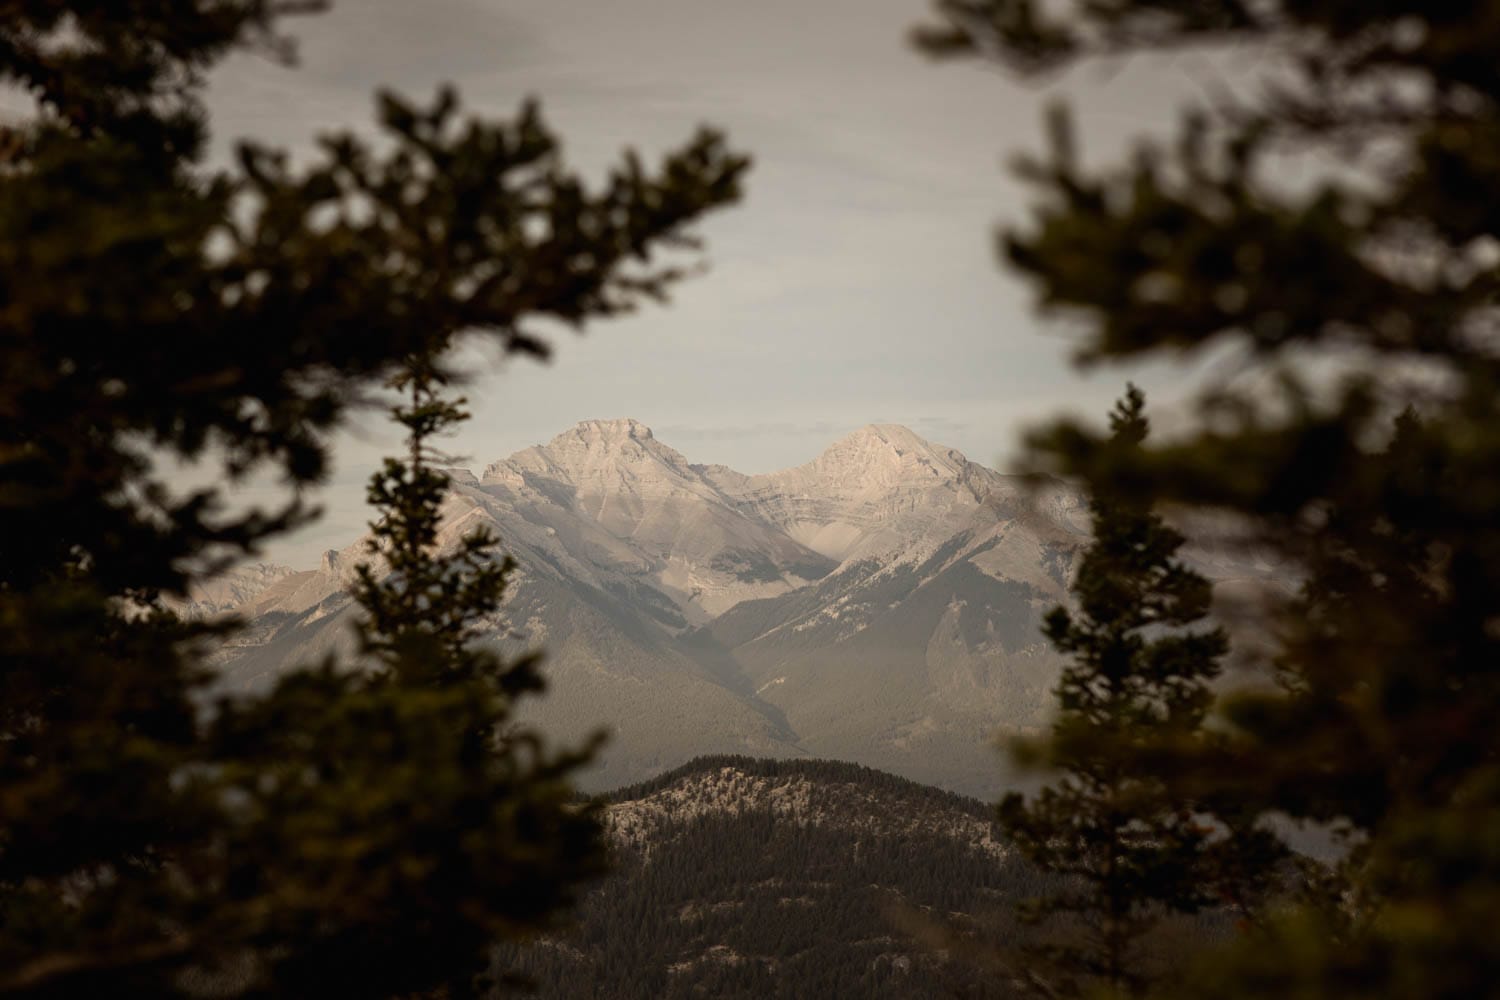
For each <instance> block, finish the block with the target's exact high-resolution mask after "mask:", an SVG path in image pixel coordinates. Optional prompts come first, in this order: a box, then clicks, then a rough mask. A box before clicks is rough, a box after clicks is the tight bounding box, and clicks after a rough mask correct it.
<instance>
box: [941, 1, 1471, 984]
mask: <svg viewBox="0 0 1500 1000" xmlns="http://www.w3.org/2000/svg"><path fill="white" fill-rule="evenodd" d="M937 6H938V10H939V13H940V19H939V21H938V23H936V24H934V25H932V26H931V27H929V28H926V29H923V30H922V31H921V32H920V33H919V38H920V41H921V42H922V44H923V45H925V46H926V47H927V49H928V50H929V51H931V52H934V53H937V54H944V55H964V54H970V55H973V54H983V56H984V57H985V58H993V59H997V60H1000V61H1002V62H1003V63H1004V64H1005V65H1007V66H1009V67H1011V68H1013V69H1015V70H1016V71H1018V72H1021V73H1024V74H1031V73H1042V72H1048V71H1056V70H1059V69H1062V68H1064V67H1067V66H1070V65H1074V64H1078V63H1081V62H1084V61H1087V60H1089V59H1091V58H1095V57H1101V56H1105V57H1112V58H1113V57H1120V56H1125V55H1130V54H1135V53H1146V54H1150V53H1160V52H1163V51H1168V50H1182V49H1199V50H1202V51H1209V52H1213V53H1222V52H1225V51H1228V50H1230V49H1238V50H1240V51H1253V52H1255V53H1257V54H1259V55H1260V56H1261V62H1260V64H1259V65H1258V67H1257V70H1256V74H1255V80H1254V81H1250V82H1246V81H1237V82H1236V83H1235V85H1233V86H1230V87H1227V88H1225V92H1224V93H1223V98H1224V99H1223V100H1221V101H1217V102H1216V103H1215V104H1214V105H1212V106H1198V107H1192V108H1188V109H1186V110H1185V112H1184V113H1183V114H1182V115H1181V116H1180V117H1179V118H1178V127H1177V130H1176V135H1175V137H1172V138H1171V139H1170V140H1169V141H1161V140H1158V141H1145V142H1141V143H1140V144H1139V145H1138V146H1137V149H1136V151H1135V153H1134V154H1133V155H1132V156H1131V157H1130V158H1129V159H1128V160H1127V161H1125V162H1121V163H1114V164H1105V165H1103V166H1099V167H1094V168H1091V167H1085V166H1084V165H1083V163H1082V161H1081V159H1080V157H1079V156H1078V155H1077V150H1076V148H1075V144H1074V140H1073V136H1072V132H1071V129H1070V128H1069V127H1068V123H1067V116H1066V115H1065V114H1059V115H1058V116H1056V117H1055V119H1054V127H1053V148H1052V152H1051V155H1050V156H1048V157H1045V158H1031V159H1027V160H1026V161H1025V162H1024V163H1023V166H1022V171H1023V174H1024V175H1025V176H1026V177H1027V178H1028V179H1030V180H1031V181H1032V182H1033V183H1034V184H1035V185H1036V186H1037V190H1038V196H1039V202H1038V207H1037V211H1036V213H1035V215H1034V216H1033V218H1032V220H1031V221H1030V222H1029V223H1027V224H1026V225H1024V226H1020V227H1015V228H1013V229H1011V230H1010V231H1009V232H1007V233H1006V235H1005V237H1004V240H1003V253H1004V255H1005V257H1006V258H1007V259H1008V260H1009V262H1010V263H1011V264H1012V266H1014V267H1015V268H1016V269H1017V270H1018V271H1019V272H1020V273H1021V274H1022V275H1024V276H1025V277H1026V278H1027V279H1028V280H1030V281H1031V282H1032V283H1033V284H1034V285H1035V287H1036V288H1037V290H1038V294H1039V299H1040V302H1041V304H1042V306H1043V307H1044V308H1045V309H1047V310H1049V311H1053V312H1060V313H1066V314H1069V315H1072V316H1074V317H1077V318H1079V319H1081V320H1083V322H1084V325H1085V326H1086V329H1087V330H1088V334H1087V336H1086V338H1085V339H1084V342H1083V345H1082V348H1081V351H1080V357H1081V359H1082V360H1084V361H1106V360H1113V361H1120V360H1129V359H1140V358H1146V357H1151V356H1159V355H1162V354H1180V353H1186V352H1194V351H1201V350H1204V349H1208V348H1213V349H1214V350H1217V351H1228V350H1230V348H1231V347H1238V348H1239V349H1240V351H1241V353H1242V356H1243V357H1244V359H1245V364H1244V365H1243V366H1242V367H1241V368H1240V369H1239V371H1238V372H1237V373H1236V377H1233V378H1229V379H1224V380H1220V381H1218V382H1217V383H1215V384H1209V385H1207V386H1205V388H1204V390H1203V395H1202V398H1201V402H1202V404H1203V405H1202V408H1201V410H1200V413H1201V415H1202V417H1201V421H1200V423H1199V424H1198V426H1197V427H1196V428H1189V431H1190V432H1189V433H1186V434H1184V435H1183V436H1182V437H1181V438H1180V439H1178V440H1174V441H1173V442H1172V443H1170V444H1165V445H1156V446H1154V447H1149V448H1145V449H1142V450H1141V451H1140V452H1139V453H1138V454H1133V455H1125V456H1121V455H1119V454H1117V453H1116V452H1115V451H1113V450H1112V449H1110V447H1109V446H1108V442H1107V441H1105V440H1101V439H1100V438H1099V437H1098V436H1097V435H1094V434H1092V433H1090V432H1089V431H1087V430H1086V429H1085V428H1082V427H1079V426H1077V425H1074V424H1061V425H1057V426H1054V427H1052V428H1051V429H1049V430H1047V431H1045V432H1041V433H1038V434H1037V435H1036V436H1035V437H1034V439H1033V444H1034V445H1035V446H1036V456H1037V458H1038V460H1039V463H1040V464H1042V465H1044V466H1047V467H1050V468H1054V469H1059V470H1062V471H1065V472H1069V473H1074V474H1077V475H1079V476H1081V477H1083V478H1084V479H1086V480H1087V481H1089V482H1090V483H1092V484H1093V485H1095V486H1096V487H1104V488H1108V489H1113V490H1115V491H1128V492H1135V493H1138V494H1140V495H1150V496H1156V497H1160V498H1164V499H1167V500H1170V501H1173V502H1177V503H1182V504H1188V505H1195V506H1199V507H1206V508H1215V509H1218V510H1220V511H1223V512H1227V513H1228V514H1229V515H1230V517H1228V518H1226V519H1225V521H1226V523H1230V524H1234V525H1237V526H1238V527H1239V529H1240V530H1241V531H1242V533H1243V540H1244V541H1245V542H1247V543H1249V544H1253V545H1256V546H1258V547H1260V548H1261V549H1262V550H1263V551H1266V552H1274V553H1276V554H1277V555H1279V556H1280V557H1281V558H1282V560H1283V565H1284V566H1285V567H1286V573H1287V578H1288V579H1289V580H1298V581H1301V582H1302V587H1301V589H1300V592H1299V593H1298V594H1296V595H1295V596H1293V597H1291V598H1288V599H1286V600H1277V599H1275V598H1274V596H1271V595H1268V598H1269V599H1268V601H1267V609H1266V611H1265V617H1264V623H1265V626H1266V629H1265V631H1266V633H1267V634H1269V635H1272V636H1274V637H1275V638H1276V641H1277V642H1278V644H1279V648H1278V650H1277V652H1276V654H1275V656H1274V662H1273V663H1271V664H1270V667H1271V668H1272V671H1273V673H1274V676H1275V679H1276V680H1277V682H1278V683H1277V686H1276V688H1275V689H1274V690H1266V689H1265V687H1264V685H1262V687H1261V688H1260V689H1259V690H1255V691H1249V692H1244V693H1240V694H1237V695H1236V696H1234V697H1231V698H1229V699H1227V700H1226V702H1225V704H1224V705H1223V710H1222V716H1223V721H1224V723H1225V724H1226V727H1227V729H1228V731H1229V732H1230V733H1232V735H1233V737H1234V739H1233V741H1232V742H1230V743H1229V744H1227V745H1226V746H1224V747H1221V748H1219V751H1220V752H1216V753H1215V754H1213V755H1210V756H1207V757H1204V758H1201V759H1200V760H1198V761H1197V762H1196V764H1197V766H1198V768H1199V776H1198V778H1197V779H1196V780H1197V781H1198V782H1199V784H1200V787H1202V788H1205V789H1214V790H1216V794H1219V795H1220V796H1221V797H1222V798H1224V799H1226V800H1228V799H1233V800H1235V801H1238V802H1239V803H1241V805H1242V807H1243V808H1245V809H1247V810H1261V811H1264V812H1267V813H1270V812H1278V813H1281V814H1284V815H1289V816H1291V817H1294V818H1298V819H1303V820H1310V821H1314V822H1319V823H1324V824H1330V825H1332V826H1333V827H1335V828H1336V829H1339V830H1342V831H1344V832H1345V833H1347V834H1348V839H1347V840H1346V846H1347V848H1348V853H1347V855H1346V857H1345V858H1344V860H1343V862H1342V864H1341V865H1340V868H1339V871H1338V872H1337V873H1336V874H1337V879H1336V881H1335V884H1334V885H1333V887H1332V891H1331V892H1329V893H1323V894H1317V895H1315V896H1314V897H1313V898H1311V899H1310V900H1308V901H1307V902H1306V903H1304V904H1303V905H1301V906H1298V907H1295V908H1294V909H1292V910H1291V911H1289V912H1288V913H1287V914H1286V916H1285V920H1284V921H1279V922H1277V923H1275V924H1273V925H1272V926H1271V927H1270V928H1269V929H1268V931H1267V933H1266V935H1252V936H1251V937H1250V938H1249V939H1247V940H1246V941H1245V942H1244V943H1243V945H1242V948H1241V949H1240V950H1239V951H1238V952H1237V957H1235V958H1234V959H1233V960H1232V961H1231V960H1229V959H1226V960H1225V962H1224V963H1223V964H1222V965H1220V966H1217V967H1210V968H1209V969H1207V970H1206V971H1205V973H1204V977H1205V984H1204V986H1203V987H1202V994H1203V995H1210V994H1211V995H1215V996H1226V995H1231V996H1232V995H1246V996H1287V995H1295V996H1307V997H1314V996H1339V997H1409V996H1425V997H1455V998H1456V997H1472V996H1485V995H1493V993H1494V991H1495V983H1496V981H1497V979H1496V971H1497V968H1496V954H1497V953H1496V950H1495V948H1494V945H1493V928H1494V926H1495V923H1496V921H1497V919H1500V854H1497V848H1496V845H1500V819H1497V818H1500V734H1497V730H1496V728H1495V726H1494V719H1496V718H1497V717H1500V666H1497V665H1500V630H1497V629H1496V628H1495V623H1496V622H1497V621H1500V393H1497V392H1496V388H1497V386H1500V351H1497V349H1496V343H1497V341H1496V337H1495V303H1496V292H1497V288H1500V255H1497V254H1496V253H1495V248H1496V246H1497V240H1500V209H1497V206H1500V62H1497V61H1496V59H1495V58H1494V54H1495V52H1496V51H1497V50H1500V17H1497V9H1496V5H1495V4H1494V3H1489V2H1478V3H1417V2H1412V0H1401V2H1394V3H1388V4H1380V5H1376V6H1372V5H1369V4H1354V3H1347V2H1342V0H1306V2H1295V3H1294V2H1290V0H1271V2H1265V3H1262V2H1249V0H1215V2H1212V3H1203V2H1198V0H1139V2H1138V0H1118V2H1108V3H1081V4H1077V5H1072V4H1063V5H1049V4H1044V3H1040V2H1034V0H940V2H939V3H938V5H937ZM1289 157H1295V158H1298V159H1299V160H1300V161H1301V162H1303V163H1311V164H1319V163H1321V164H1324V165H1331V164H1333V163H1335V162H1336V163H1337V165H1338V166H1337V169H1328V170H1324V171H1321V172H1319V171H1317V170H1314V171H1311V172H1310V173H1309V174H1308V175H1304V177H1303V179H1302V181H1301V182H1299V183H1296V184H1287V183H1282V182H1280V181H1279V180H1278V167H1279V166H1280V165H1281V164H1284V163H1286V162H1288V158H1289ZM1401 414H1405V416H1400V415H1401ZM1183 766H1184V768H1191V767H1192V766H1193V762H1191V761H1185V762H1183Z"/></svg>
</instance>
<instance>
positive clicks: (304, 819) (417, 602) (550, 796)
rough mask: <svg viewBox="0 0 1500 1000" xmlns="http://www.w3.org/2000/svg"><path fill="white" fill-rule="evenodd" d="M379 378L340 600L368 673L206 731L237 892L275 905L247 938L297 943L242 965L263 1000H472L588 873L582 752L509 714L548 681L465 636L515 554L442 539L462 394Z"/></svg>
mask: <svg viewBox="0 0 1500 1000" xmlns="http://www.w3.org/2000/svg"><path fill="white" fill-rule="evenodd" d="M391 387H392V388H394V389H396V390H397V391H400V392H402V393H404V394H406V395H408V397H409V398H408V400H407V401H406V402H404V403H399V404H397V405H396V406H395V407H394V408H393V417H394V419H395V420H396V421H397V422H398V423H400V424H401V425H402V426H403V427H404V428H405V429H406V438H407V453H406V455H405V456H404V458H390V459H387V460H386V462H385V465H384V467H383V468H382V469H381V470H380V471H379V472H377V473H376V474H375V475H374V476H373V477H372V479H371V482H370V491H369V495H370V502H371V504H372V505H373V506H374V507H375V509H376V510H377V512H378V513H379V517H378V519H377V520H376V521H375V522H374V523H372V524H371V529H372V537H371V540H370V543H369V545H370V552H371V555H372V557H374V559H375V560H376V561H375V562H371V563H365V564H362V565H360V566H359V567H358V570H357V572H358V578H357V581H356V583H355V584H354V587H353V592H354V596H355V599H356V600H357V601H358V603H359V604H360V605H361V606H362V608H363V610H364V612H365V615H366V617H365V619H364V620H363V621H362V622H361V624H360V635H361V640H362V641H361V646H362V649H363V652H364V654H365V657H366V659H367V662H364V663H361V664H360V665H359V666H358V668H357V669H354V670H350V669H347V668H344V669H339V668H338V666H337V665H335V664H332V663H330V664H325V665H324V666H323V668H322V669H320V670H313V671H305V672H298V673H294V674H292V675H291V676H289V677H288V678H286V679H285V680H284V681H282V682H281V683H280V684H279V685H278V686H277V688H276V689H275V690H274V691H273V692H272V693H271V694H270V695H269V696H268V697H266V698H265V699H263V700H260V701H257V702H254V703H252V704H251V705H249V706H238V705H230V706H227V707H226V709H225V710H224V712H223V713H222V715H221V716H220V717H219V719H218V720H217V727H216V735H217V738H218V741H219V747H220V749H221V753H222V756H223V758H225V759H228V760H234V761H235V762H236V764H237V768H236V772H237V773H238V774H240V775H242V776H243V780H242V781H240V782H237V783H235V785H234V786H233V787H234V788H235V790H236V792H237V793H238V796H239V801H240V809H241V810H243V811H248V812H253V814H254V822H253V823H252V824H250V825H249V827H248V829H249V830H250V831H251V836H249V837H247V838H245V839H244V840H242V841H237V842H234V843H233V847H232V851H231V854H232V858H233V864H234V870H233V871H232V873H231V876H230V879H229V883H230V885H231V886H232V887H233V888H232V892H234V893H235V894H236V895H238V896H242V897H243V898H245V899H247V900H250V899H260V900H264V899H265V898H267V897H269V898H271V899H274V900H276V905H274V906H273V907H269V908H267V909H266V911H265V921H266V925H265V926H263V927H253V928H250V929H249V930H250V932H251V933H252V934H255V935H261V934H265V933H268V932H269V933H272V934H275V935H278V936H279V935H282V934H285V935H288V936H295V940H296V947H295V949H293V950H290V951H287V952H285V953H275V954H271V955H268V956H265V958H264V963H265V966H266V967H265V968H264V969H257V970H256V972H257V973H258V974H259V975H260V978H261V979H262V980H263V981H264V983H265V984H266V988H267V989H269V990H270V991H272V992H274V993H275V994H276V995H292V996H298V995H304V994H312V993H316V992H319V991H321V990H326V989H329V988H330V987H333V988H336V990H337V992H338V994H339V995H340V996H349V997H357V996H368V997H383V996H401V995H405V994H407V993H410V992H418V991H422V990H426V989H430V988H431V987H432V986H434V985H437V984H441V985H442V986H443V987H444V989H445V995H447V996H454V997H458V996H468V995H471V994H475V993H477V992H480V991H481V990H483V989H484V988H485V984H486V982H487V980H486V978H485V977H484V976H482V975H481V974H482V973H484V972H485V971H486V970H487V969H488V967H489V965H490V952H491V949H492V947H493V946H494V944H495V942H497V941H499V940H501V939H503V938H506V937H513V936H517V935H524V934H529V933H532V932H535V931H540V930H545V929H547V928H549V927H552V926H553V925H554V923H555V921H556V918H557V916H558V915H559V913H560V912H562V911H563V910H564V909H565V908H566V907H569V906H571V905H572V904H573V903H574V902H576V894H575V889H576V888H577V887H578V886H579V885H580V883H581V882H582V881H583V880H585V879H587V878H589V877H590V876H593V875H597V874H599V873H600V872H602V870H603V861H604V856H603V843H602V829H601V827H600V825H599V823H598V821H597V819H596V817H595V815H594V810H593V809H592V808H591V807H585V806H583V805H581V804H580V803H578V802H577V801H576V800H575V796H574V793H573V790H572V786H571V784H570V780H569V779H570V777H571V775H572V773H573V772H574V771H575V770H576V769H577V768H578V767H579V766H580V765H582V764H583V763H586V762H587V760H588V758H589V756H590V748H584V749H583V750H581V751H570V752H563V753H551V752H548V750H547V748H546V745H545V742H544V740H543V739H542V737H541V735H540V734H538V733H536V732H534V731H532V730H530V729H528V728H526V727H524V726H521V725H520V724H518V723H516V722H515V720H514V710H515V704H516V702H517V700H518V699H520V698H521V697H523V696H525V695H528V694H535V693H539V692H540V691H541V690H542V689H543V682H542V678H541V676H540V674H539V673H538V672H537V670H536V663H537V657H536V656H535V655H532V656H528V657H524V658H519V659H515V660H510V661H507V660H505V659H503V658H502V657H500V656H499V655H498V653H497V652H496V651H495V650H494V649H492V648H486V647H484V646H483V645H480V644H479V643H478V640H479V638H480V636H481V634H482V632H483V630H484V627H485V626H486V625H487V624H488V625H493V624H494V621H495V619H496V616H497V614H498V612H499V610H500V603H501V599H502V597H503V595H504V590H505V584H506V579H507V577H508V575H509V574H510V572H511V570H512V569H513V563H512V562H511V561H510V560H509V559H508V558H501V557H500V556H499V555H498V554H497V552H496V549H497V546H498V539H496V538H495V537H494V536H493V535H492V534H491V533H490V532H489V531H488V530H486V529H484V528H479V529H476V530H474V531H472V532H470V533H469V534H467V535H466V536H464V537H463V538H462V539H460V540H458V542H457V544H456V546H454V547H452V548H451V549H448V550H445V549H444V548H443V547H441V546H440V542H439V536H438V532H439V528H440V526H441V511H442V505H443V500H444V498H445V494H446V493H447V490H448V486H449V480H448V477H447V475H446V474H444V473H443V472H442V471H440V470H439V469H437V468H435V467H434V465H433V463H434V461H437V460H441V456H440V454H439V453H437V452H435V451H434V449H433V448H432V446H431V444H430V441H431V439H432V438H434V437H435V436H439V435H441V434H443V433H444V432H445V431H447V430H449V429H450V428H451V427H453V426H454V425H456V424H457V423H459V422H461V421H463V420H464V419H466V417H467V415H466V414H465V413H464V411H463V409H462V405H463V400H462V399H459V400H456V401H450V400H448V399H446V398H444V396H443V378H442V376H441V375H440V374H438V373H437V372H436V371H434V370H433V368H432V367H431V366H430V365H429V364H426V363H425V362H423V361H422V360H421V359H411V360H410V362H409V364H408V368H407V370H406V371H403V372H402V373H400V374H399V375H398V376H396V377H395V378H394V379H393V380H392V382H391ZM241 748H246V749H248V751H249V753H248V754H246V753H241V752H240V751H241ZM268 771H270V772H273V773H275V774H277V776H278V779H277V781H276V782H275V783H274V784H271V785H267V784H266V783H265V781H264V776H265V774H266V773H267V772H268ZM351 825H352V826H353V827H354V828H355V829H356V830H357V835H356V836H352V837H351V836H349V833H350V832H351V831H350V830H349V829H348V827H349V826H351ZM372 874H374V875H376V876H377V877H371V876H372Z"/></svg>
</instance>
